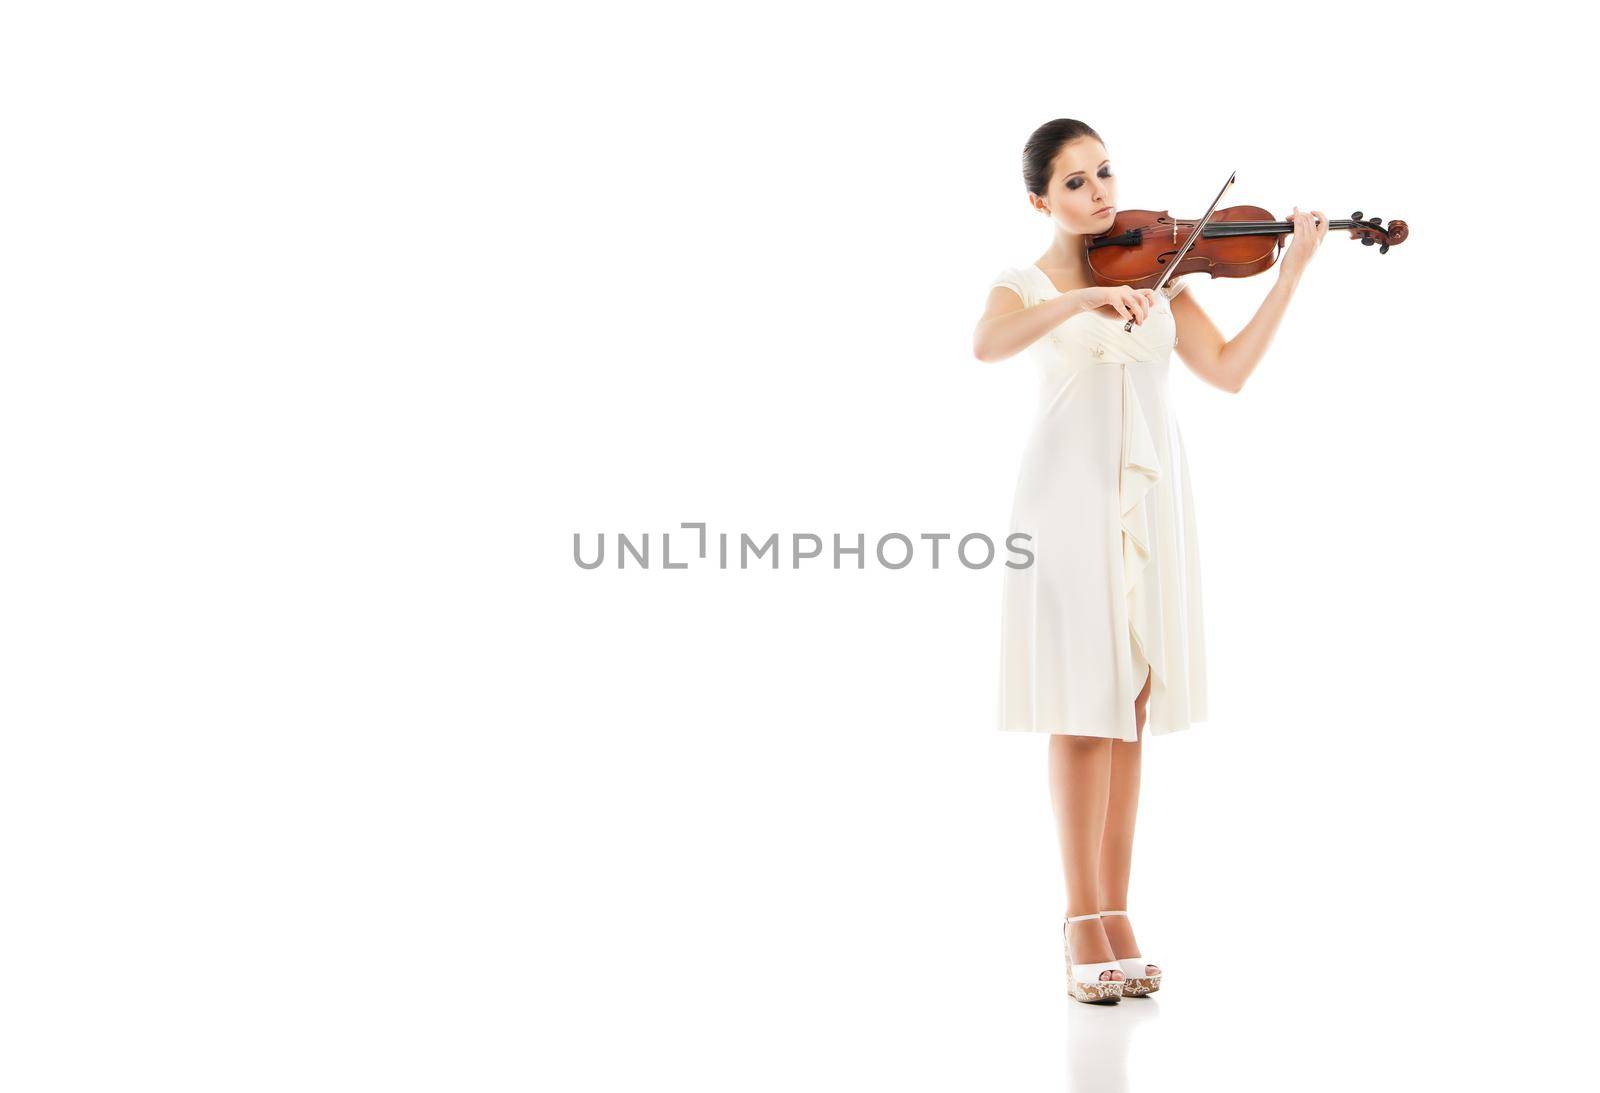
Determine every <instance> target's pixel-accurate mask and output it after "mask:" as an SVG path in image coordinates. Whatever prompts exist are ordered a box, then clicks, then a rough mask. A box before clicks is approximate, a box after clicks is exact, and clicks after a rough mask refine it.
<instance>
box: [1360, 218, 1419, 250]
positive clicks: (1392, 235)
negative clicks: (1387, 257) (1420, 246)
mask: <svg viewBox="0 0 1600 1093" xmlns="http://www.w3.org/2000/svg"><path fill="white" fill-rule="evenodd" d="M1350 219H1351V220H1353V221H1355V223H1354V224H1352V225H1351V226H1350V238H1351V239H1359V240H1361V245H1362V246H1364V247H1370V246H1372V245H1373V244H1374V243H1377V244H1379V246H1378V253H1379V254H1388V253H1389V248H1390V247H1398V246H1399V245H1400V244H1401V243H1404V242H1405V241H1406V236H1407V235H1409V234H1410V229H1408V228H1407V227H1406V222H1405V221H1404V220H1391V221H1389V226H1388V227H1387V228H1385V227H1384V226H1383V221H1382V220H1381V219H1379V218H1378V217H1376V216H1375V217H1373V218H1372V219H1371V220H1362V219H1361V214H1360V213H1359V212H1353V213H1351V214H1350Z"/></svg>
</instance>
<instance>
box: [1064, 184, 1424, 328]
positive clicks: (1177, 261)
mask: <svg viewBox="0 0 1600 1093" xmlns="http://www.w3.org/2000/svg"><path fill="white" fill-rule="evenodd" d="M1236 174H1237V172H1235V173H1234V174H1230V175H1229V176H1228V181H1227V182H1225V183H1223V184H1222V189H1221V190H1219V191H1218V192H1217V196H1216V198H1215V199H1214V200H1213V201H1212V202H1211V207H1210V208H1209V209H1207V210H1206V213H1205V215H1204V216H1202V217H1201V218H1200V219H1199V220H1179V219H1177V218H1176V217H1174V216H1173V215H1172V214H1171V213H1169V212H1166V211H1165V210H1163V211H1162V212H1151V211H1150V210H1148V209H1128V210H1126V211H1122V212H1118V213H1117V215H1116V216H1114V217H1112V220H1111V227H1109V228H1107V229H1106V230H1105V231H1104V232H1102V233H1101V234H1100V235H1096V236H1092V237H1090V239H1089V241H1088V244H1087V247H1086V248H1085V249H1086V251H1087V254H1088V259H1089V269H1090V271H1091V272H1093V274H1094V279H1095V284H1097V285H1128V286H1129V287H1131V288H1154V289H1160V288H1161V286H1162V285H1164V284H1166V283H1167V281H1168V280H1169V279H1170V278H1173V277H1179V276H1182V275H1183V274H1186V273H1209V274H1210V275H1211V276H1212V277H1254V276H1255V275H1256V274H1258V273H1261V272H1263V271H1265V270H1269V269H1271V268H1272V264H1273V263H1274V262H1276V261H1277V260H1278V255H1279V254H1280V253H1281V252H1282V251H1283V249H1284V247H1283V243H1284V239H1283V237H1284V236H1285V235H1293V234H1294V223H1293V222H1292V221H1288V220H1275V219H1273V216H1272V214H1271V213H1270V212H1268V211H1267V210H1266V209H1262V208H1258V207H1257V206H1255V205H1234V206H1231V207H1230V208H1226V209H1218V208H1217V203H1218V202H1220V201H1221V200H1222V195H1223V194H1225V193H1227V192H1228V187H1229V186H1232V185H1233V182H1234V178H1235V176H1236ZM1328 228H1329V230H1333V229H1338V230H1340V231H1345V230H1348V231H1349V232H1350V238H1352V239H1359V240H1361V243H1362V245H1363V246H1368V247H1370V246H1374V245H1376V246H1377V247H1378V253H1379V254H1388V253H1389V248H1390V247H1397V246H1399V245H1400V244H1401V243H1404V242H1405V241H1406V236H1407V235H1408V234H1410V232H1409V229H1407V227H1406V222H1405V221H1404V220H1391V221H1389V224H1388V226H1387V227H1385V226H1384V224H1383V221H1382V220H1381V219H1379V218H1378V217H1376V216H1374V217H1373V218H1372V219H1370V220H1363V219H1362V218H1361V214H1360V213H1359V212H1355V213H1351V214H1350V219H1348V220H1330V221H1329V222H1328ZM1123 329H1124V330H1132V329H1133V322H1132V320H1129V321H1128V322H1127V323H1126V324H1124V326H1123Z"/></svg>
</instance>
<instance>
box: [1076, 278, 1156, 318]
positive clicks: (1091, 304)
mask: <svg viewBox="0 0 1600 1093" xmlns="http://www.w3.org/2000/svg"><path fill="white" fill-rule="evenodd" d="M1078 291H1079V292H1080V293H1082V296H1081V297H1080V299H1082V300H1083V303H1084V310H1086V311H1089V310H1093V309H1094V308H1097V307H1106V306H1108V305H1109V306H1111V307H1114V308H1116V310H1117V314H1118V315H1121V316H1122V317H1123V318H1124V319H1132V320H1133V321H1134V322H1135V323H1137V324H1143V323H1144V321H1145V319H1147V318H1148V317H1149V315H1150V313H1151V312H1152V311H1154V310H1155V309H1156V290H1155V289H1153V288H1129V287H1128V286H1127V285H1095V286H1093V287H1091V288H1080V289H1079V290H1078Z"/></svg>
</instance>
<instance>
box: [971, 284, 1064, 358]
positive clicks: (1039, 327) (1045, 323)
mask: <svg viewBox="0 0 1600 1093" xmlns="http://www.w3.org/2000/svg"><path fill="white" fill-rule="evenodd" d="M1086 308H1087V305H1086V303H1085V301H1084V299H1083V293H1082V292H1081V291H1074V292H1063V293H1062V294H1061V295H1059V296H1052V297H1051V298H1050V299H1048V300H1043V301H1041V302H1039V303H1037V304H1034V305H1033V306H1032V307H1023V306H1022V299H1021V297H1019V296H1018V295H1017V294H1016V293H1015V292H1012V291H1011V290H1010V289H1009V288H1001V287H1000V286H999V285H996V286H995V287H994V288H992V289H990V290H989V305H988V306H987V307H986V308H984V311H983V318H981V319H979V320H978V328H977V329H976V330H974V331H973V332H972V353H973V355H974V356H975V357H977V358H978V359H979V360H980V361H984V362H988V361H1003V360H1005V359H1006V358H1007V357H1013V356H1016V355H1017V354H1018V353H1020V352H1022V351H1023V350H1024V349H1026V348H1028V346H1030V345H1032V344H1033V343H1034V342H1036V341H1038V340H1039V339H1040V338H1042V337H1044V336H1045V335H1046V334H1048V333H1050V331H1052V330H1054V329H1055V328H1056V327H1058V326H1060V325H1061V324H1062V323H1064V322H1066V321H1067V320H1068V319H1070V318H1072V317H1073V316H1074V315H1076V314H1078V312H1080V311H1084V310H1086Z"/></svg>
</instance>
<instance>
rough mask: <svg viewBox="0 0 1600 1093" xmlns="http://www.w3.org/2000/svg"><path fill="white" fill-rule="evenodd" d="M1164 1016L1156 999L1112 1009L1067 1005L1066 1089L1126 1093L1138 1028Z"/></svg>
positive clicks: (1128, 1002) (1079, 1092)
mask: <svg viewBox="0 0 1600 1093" xmlns="http://www.w3.org/2000/svg"><path fill="white" fill-rule="evenodd" d="M1160 1014H1161V1003H1160V1001H1158V1000H1157V999H1156V997H1155V996H1153V995H1152V996H1146V997H1144V998H1124V999H1123V1000H1122V1001H1120V1002H1118V1003H1116V1004H1115V1005H1111V1006H1103V1005H1089V1004H1087V1003H1084V1002H1073V1001H1069V1002H1068V1004H1067V1088H1068V1090H1070V1093H1126V1091H1127V1090H1128V1089H1129V1088H1130V1086H1129V1085H1128V1056H1129V1054H1130V1052H1131V1049H1132V1045H1133V1038H1134V1035H1133V1030H1134V1026H1135V1025H1140V1024H1144V1023H1145V1022H1147V1021H1153V1020H1155V1019H1156V1018H1157V1017H1159V1016H1160Z"/></svg>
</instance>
